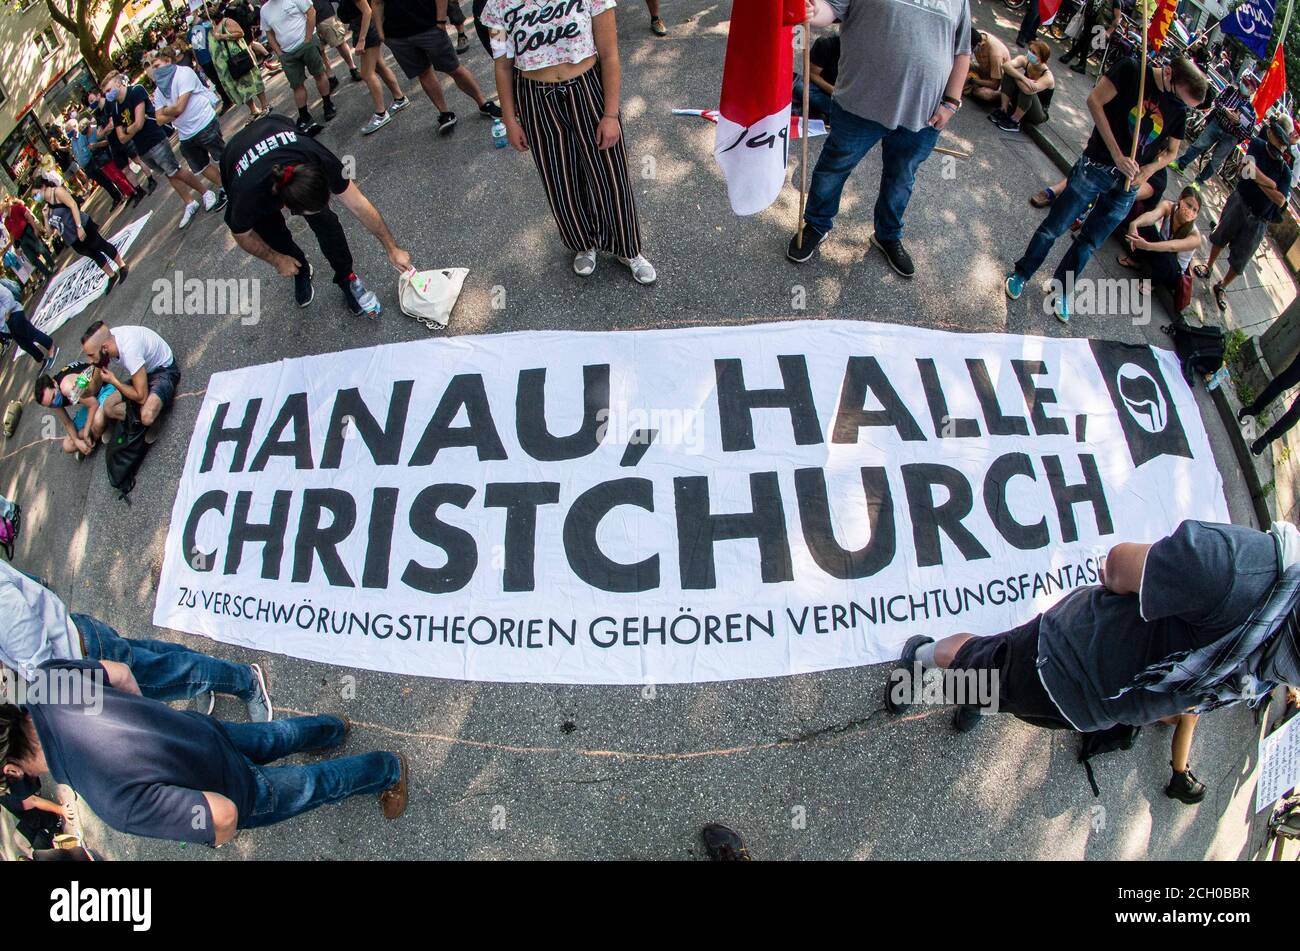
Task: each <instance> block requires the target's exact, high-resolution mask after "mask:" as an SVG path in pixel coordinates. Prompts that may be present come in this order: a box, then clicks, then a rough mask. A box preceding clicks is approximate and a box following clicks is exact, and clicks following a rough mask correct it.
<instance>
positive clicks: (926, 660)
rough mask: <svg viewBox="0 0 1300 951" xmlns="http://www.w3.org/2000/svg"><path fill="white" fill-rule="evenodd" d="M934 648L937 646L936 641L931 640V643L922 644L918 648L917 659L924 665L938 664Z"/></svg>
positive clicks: (935, 665) (933, 665)
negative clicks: (935, 660)
mask: <svg viewBox="0 0 1300 951" xmlns="http://www.w3.org/2000/svg"><path fill="white" fill-rule="evenodd" d="M934 648H935V643H934V641H931V642H930V643H929V644H922V645H921V646H920V647H919V648H918V649H917V651H916V660H917V662H918V663H919V664H920V665H921V666H922V667H937V666H938V664H936V663H935V662H934Z"/></svg>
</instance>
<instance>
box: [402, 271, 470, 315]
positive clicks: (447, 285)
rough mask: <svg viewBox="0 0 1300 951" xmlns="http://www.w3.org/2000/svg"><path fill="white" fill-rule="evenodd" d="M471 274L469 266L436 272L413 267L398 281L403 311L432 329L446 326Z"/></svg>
mask: <svg viewBox="0 0 1300 951" xmlns="http://www.w3.org/2000/svg"><path fill="white" fill-rule="evenodd" d="M468 274H469V269H468V268H463V267H448V268H441V269H439V270H434V271H417V270H416V269H415V268H411V269H410V270H409V271H405V272H403V274H402V276H401V277H400V278H398V280H397V299H398V303H399V304H400V305H401V308H402V313H404V314H406V315H407V316H408V317H414V318H415V319H416V320H418V321H419V322H420V323H422V324H424V325H425V326H426V327H428V328H429V329H430V330H440V329H442V328H443V327H446V326H447V320H448V319H449V318H450V317H451V311H452V308H453V307H455V306H456V300H457V298H459V297H460V289H461V286H462V285H463V284H464V283H465V277H466V275H468Z"/></svg>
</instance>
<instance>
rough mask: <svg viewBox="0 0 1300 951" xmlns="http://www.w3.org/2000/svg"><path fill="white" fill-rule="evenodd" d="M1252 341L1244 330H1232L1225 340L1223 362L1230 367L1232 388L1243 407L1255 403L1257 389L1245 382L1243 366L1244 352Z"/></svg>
mask: <svg viewBox="0 0 1300 951" xmlns="http://www.w3.org/2000/svg"><path fill="white" fill-rule="evenodd" d="M1248 339H1250V338H1249V336H1248V335H1247V334H1246V332H1245V331H1244V330H1230V331H1228V332H1227V333H1226V334H1225V335H1224V338H1223V362H1224V363H1226V364H1227V365H1228V374H1229V376H1230V377H1231V378H1232V388H1233V390H1235V391H1236V393H1237V401H1238V402H1239V403H1241V405H1242V406H1249V405H1250V404H1251V403H1253V402H1255V396H1256V395H1257V394H1256V393H1255V388H1254V387H1253V386H1251V385H1250V384H1249V383H1247V382H1246V380H1245V376H1246V374H1245V370H1244V368H1243V367H1242V365H1241V358H1242V350H1243V348H1244V347H1245V345H1246V341H1247V340H1248Z"/></svg>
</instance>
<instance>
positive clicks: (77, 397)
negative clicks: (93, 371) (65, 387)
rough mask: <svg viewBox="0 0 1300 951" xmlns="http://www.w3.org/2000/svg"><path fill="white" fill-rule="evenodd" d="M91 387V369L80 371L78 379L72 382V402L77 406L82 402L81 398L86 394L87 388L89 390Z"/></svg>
mask: <svg viewBox="0 0 1300 951" xmlns="http://www.w3.org/2000/svg"><path fill="white" fill-rule="evenodd" d="M89 387H90V371H89V370H82V371H81V372H80V373H78V374H77V378H76V379H75V380H74V381H73V383H72V400H71V402H72V404H73V405H74V406H75V405H76V404H77V403H80V402H81V398H82V396H84V395H85V393H86V390H87V389H88V388H89Z"/></svg>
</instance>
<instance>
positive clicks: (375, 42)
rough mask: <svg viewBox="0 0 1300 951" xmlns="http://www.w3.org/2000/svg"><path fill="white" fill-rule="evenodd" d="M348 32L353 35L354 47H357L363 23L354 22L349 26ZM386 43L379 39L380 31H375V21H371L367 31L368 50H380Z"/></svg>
mask: <svg viewBox="0 0 1300 951" xmlns="http://www.w3.org/2000/svg"><path fill="white" fill-rule="evenodd" d="M348 30H349V31H350V32H351V33H352V45H353V46H356V45H357V40H359V39H360V38H361V21H360V20H353V21H352V22H351V23H349V24H348ZM383 43H384V41H383V40H381V39H380V38H379V31H378V30H376V29H375V21H374V20H371V21H370V28H369V29H368V30H366V49H368V50H369V49H379V47H381V46H382V45H383Z"/></svg>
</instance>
